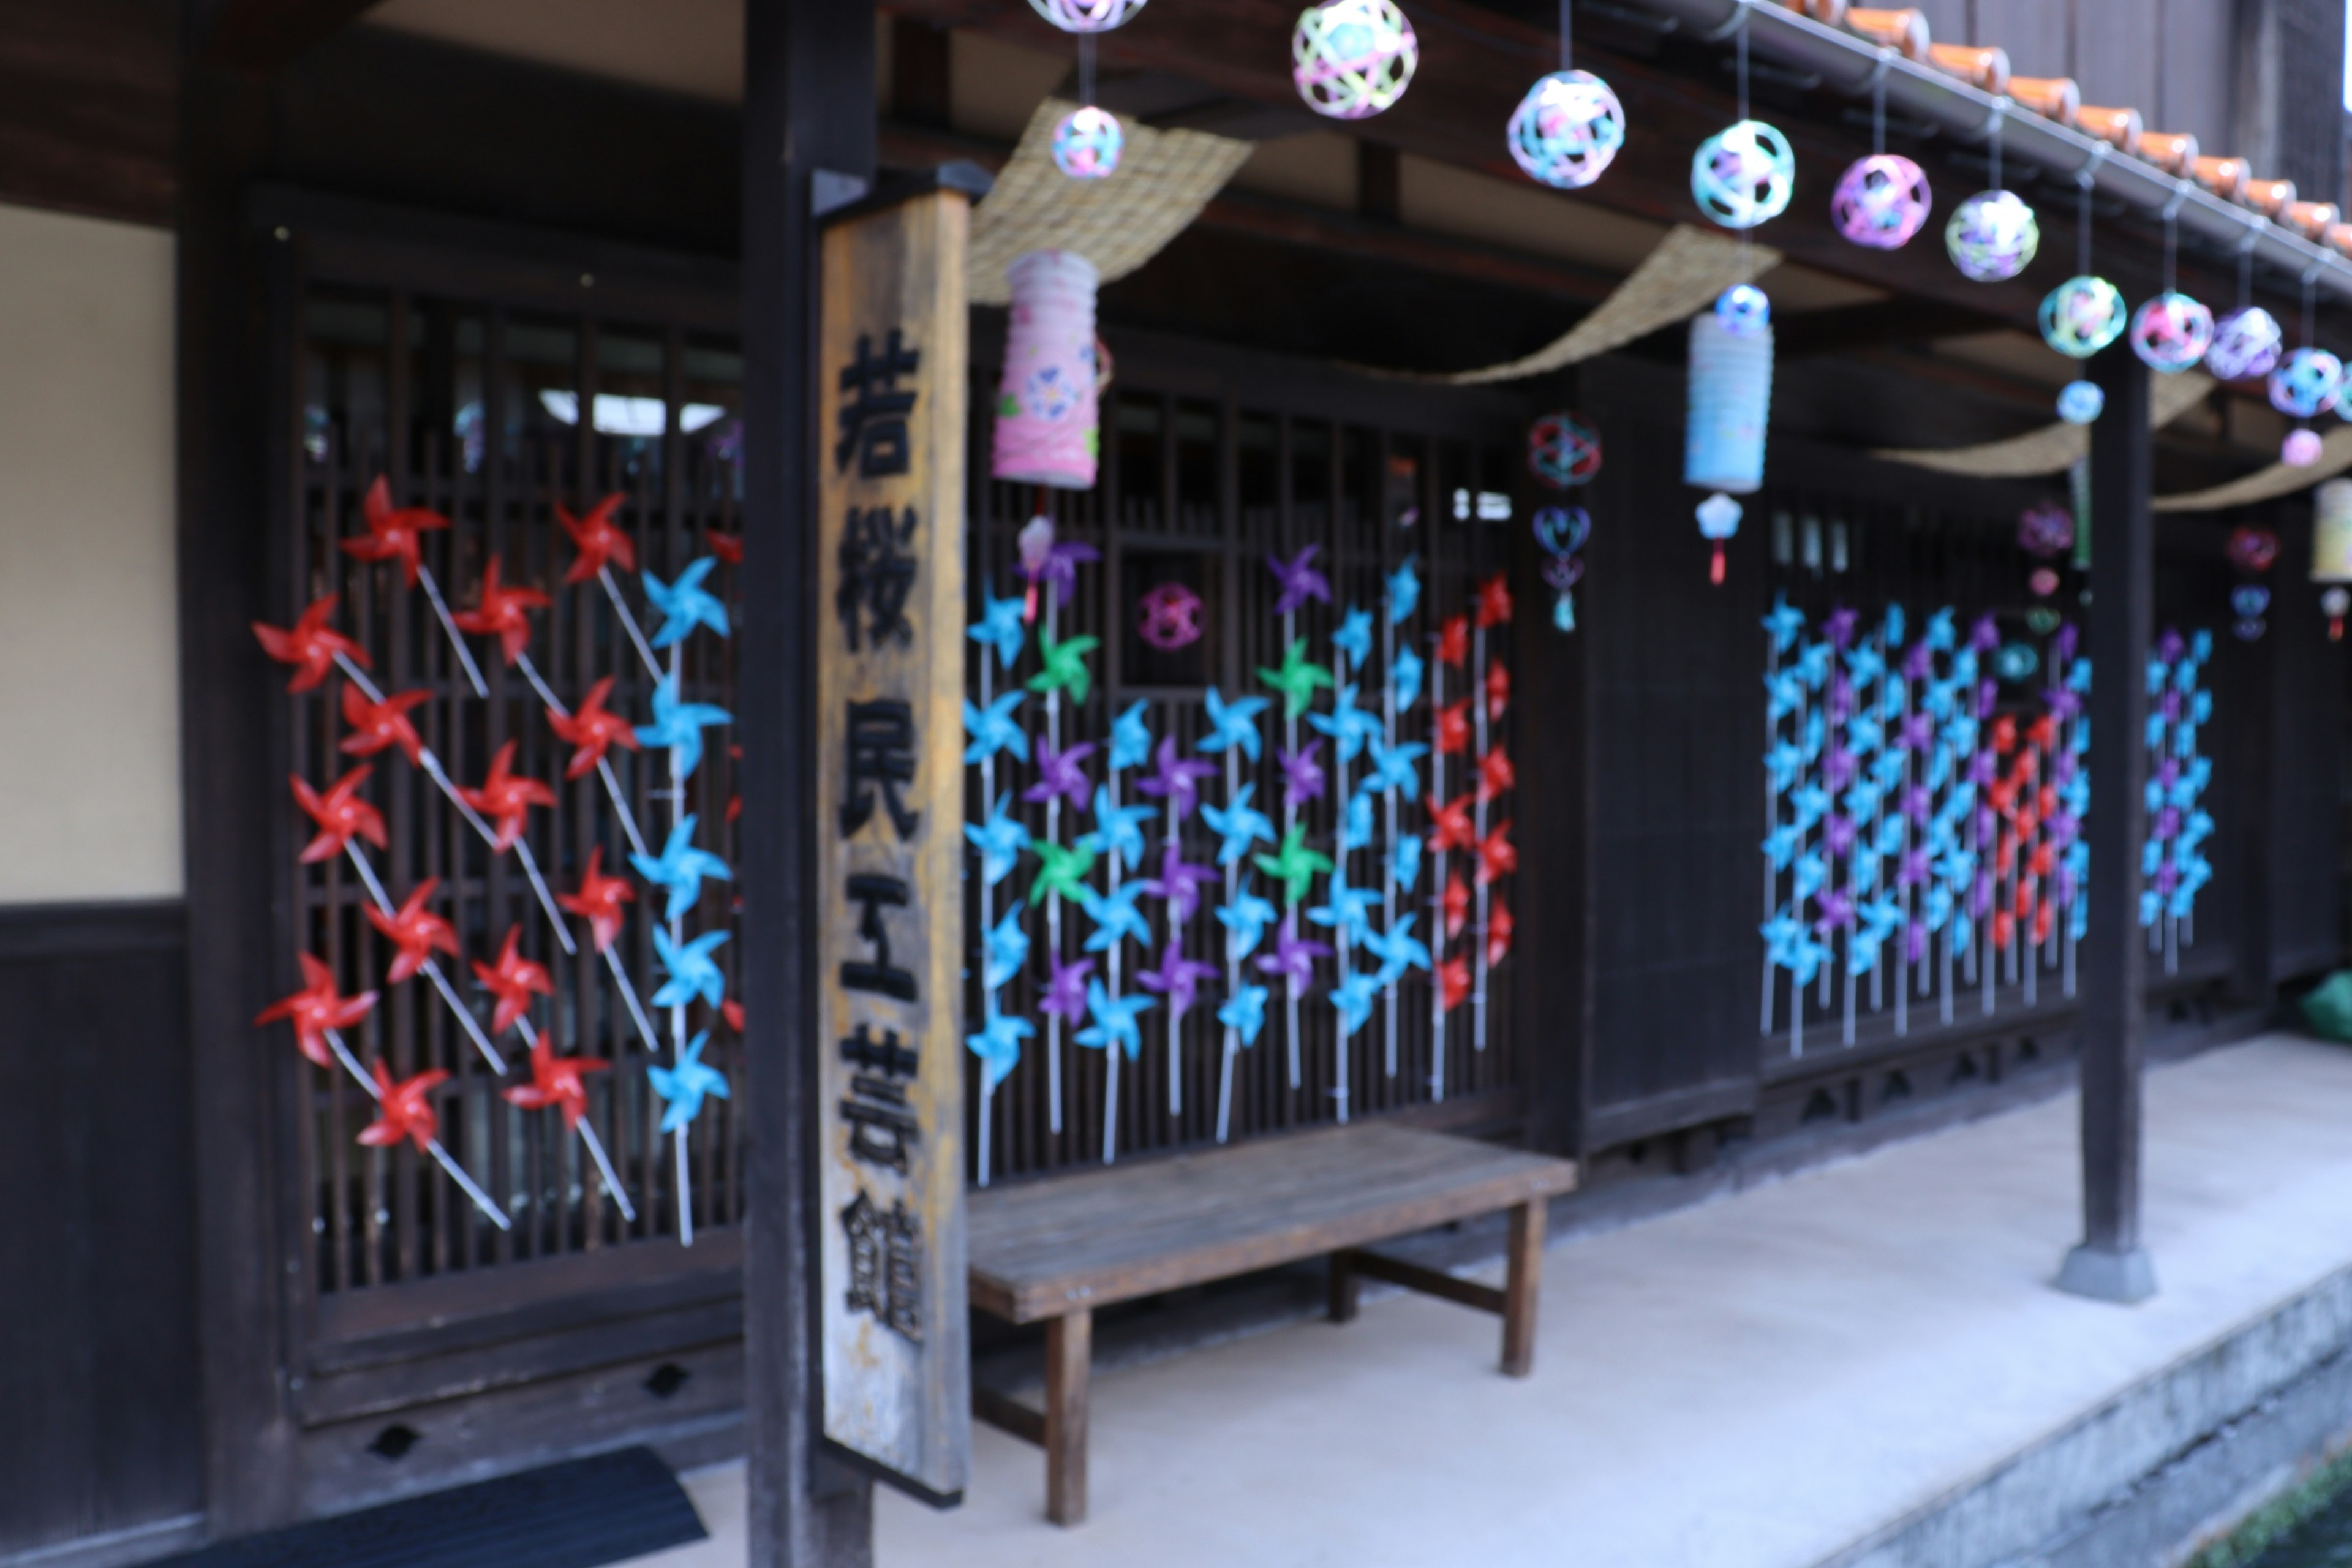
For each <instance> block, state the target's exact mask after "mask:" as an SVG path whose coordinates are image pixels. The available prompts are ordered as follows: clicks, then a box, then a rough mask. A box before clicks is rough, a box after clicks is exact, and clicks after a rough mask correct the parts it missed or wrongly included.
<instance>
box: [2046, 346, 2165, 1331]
mask: <svg viewBox="0 0 2352 1568" xmlns="http://www.w3.org/2000/svg"><path fill="white" fill-rule="evenodd" d="M2091 372H2092V376H2093V379H2095V381H2096V382H2097V383H2098V384H2099V386H2100V388H2101V390H2103V391H2104V392H2105V394H2106V397H2107V401H2106V409H2105V412H2104V413H2103V414H2101V415H2100V416H2099V419H2098V422H2097V423H2096V424H2095V425H2093V426H2091V519H2092V521H2091V617H2090V619H2091V635H2090V639H2089V640H2090V649H2091V672H2092V676H2091V701H2090V714H2091V810H2090V816H2089V821H2088V822H2087V824H2086V825H2085V837H2086V838H2087V839H2088V842H2089V844H2090V847H2091V872H2090V879H2089V886H2088V888H2087V889H2085V890H2084V897H2085V898H2087V899H2088V900H2090V908H2089V916H2090V929H2089V931H2088V933H2087V934H2086V935H2085V936H2084V941H2083V1015H2082V1016H2083V1023H2082V1030H2083V1052H2082V1057H2083V1241H2082V1244H2081V1245H2080V1246H2078V1247H2075V1248H2074V1250H2073V1251H2072V1252H2069V1253H2068V1254H2067V1255H2066V1261H2065V1264H2064V1266H2063V1268H2061V1269H2060V1270H2059V1274H2058V1288H2059V1289H2062V1290H2069V1291H2072V1292H2074V1294H2075V1295H2078V1296H2090V1297H2095V1298H2096V1299H2098V1300H2103V1301H2124V1302H2130V1301H2143V1300H2147V1298H2148V1297H2150V1296H2153V1295H2154V1294H2156V1268H2155V1266H2154V1265H2153V1264H2152V1263H2151V1262H2150V1261H2149V1259H2148V1256H2147V1251H2146V1249H2145V1248H2143V1247H2141V1246H2140V1239H2139V1186H2140V1069H2141V1062H2142V1055H2143V1039H2142V1037H2143V1032H2144V1020H2145V1016H2146V1010H2147V994H2146V978H2147V934H2146V933H2145V932H2144V931H2142V930H2141V929H2140V923H2139V890H2140V878H2139V855H2140V844H2141V842H2142V840H2144V839H2145V838H2146V837H2147V804H2146V802H2145V800H2144V799H2143V798H2142V796H2143V792H2144V791H2145V789H2146V787H2147V751H2146V747H2145V744H2144V734H2145V731H2146V730H2147V679H2146V678H2145V674H2146V669H2147V658H2148V647H2149V644H2150V642H2151V641H2152V640H2153V638H2154V636H2155V621H2156V573H2155V563H2154V557H2155V532H2154V527H2153V520H2152V519H2151V517H2150V515H2149V512H2148V468H2149V458H2150V455H2151V452H2152V449H2153V447H2154V445H2155V442H2154V437H2153V436H2152V433H2151V432H2150V431H2149V429H2148V426H2147V406H2148V389H2147V374H2148V373H2147V366H2145V365H2143V364H2142V363H2140V362H2139V361H2138V360H2137V358H2136V357H2134V356H2133V354H2132V353H2131V351H2130V350H2129V349H2128V348H2126V347H2125V346H2124V345H2122V344H2120V343H2119V344H2117V345H2116V346H2115V347H2113V348H2110V349H2108V350H2107V351H2106V352H2105V353H2102V354H2100V355H2099V356H2098V357H2097V358H2096V359H2095V360H2094V361H2093V362H2092V363H2091Z"/></svg>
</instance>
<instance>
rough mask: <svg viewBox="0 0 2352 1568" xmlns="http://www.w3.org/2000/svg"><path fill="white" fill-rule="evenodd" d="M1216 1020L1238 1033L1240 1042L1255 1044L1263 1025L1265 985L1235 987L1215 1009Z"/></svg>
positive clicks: (1247, 1044) (1246, 1044) (1249, 1044)
mask: <svg viewBox="0 0 2352 1568" xmlns="http://www.w3.org/2000/svg"><path fill="white" fill-rule="evenodd" d="M1217 1022H1218V1023H1220V1024H1223V1026H1225V1027H1226V1028H1228V1029H1231V1030H1232V1031H1233V1032H1234V1034H1235V1035H1238V1036H1239V1037H1241V1042H1242V1044H1244V1045H1245V1046H1254V1045H1255V1044H1257V1037H1258V1033H1259V1031H1260V1030H1262V1029H1264V1028H1265V986H1263V985H1244V986H1240V987H1238V988H1236V989H1235V990H1234V994H1233V995H1232V996H1230V997H1229V998H1227V999H1226V1001H1225V1004H1224V1005H1223V1006H1221V1007H1219V1008H1218V1009H1217Z"/></svg>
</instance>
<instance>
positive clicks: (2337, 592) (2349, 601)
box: [2319, 588, 2352, 642]
mask: <svg viewBox="0 0 2352 1568" xmlns="http://www.w3.org/2000/svg"><path fill="white" fill-rule="evenodd" d="M2319 610H2320V613H2321V614H2322V615H2324V616H2326V617H2327V640H2328V641H2329V642H2342V641H2343V640H2344V616H2345V613H2346V612H2347V611H2352V590H2347V589H2343V588H2330V589H2328V590H2327V592H2326V593H2325V594H2322V595H2319Z"/></svg>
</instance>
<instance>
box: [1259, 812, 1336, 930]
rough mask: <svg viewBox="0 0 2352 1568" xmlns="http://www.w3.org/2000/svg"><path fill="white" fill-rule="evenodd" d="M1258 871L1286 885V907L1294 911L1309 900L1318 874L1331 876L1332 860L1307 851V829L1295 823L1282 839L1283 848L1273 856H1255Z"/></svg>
mask: <svg viewBox="0 0 2352 1568" xmlns="http://www.w3.org/2000/svg"><path fill="white" fill-rule="evenodd" d="M1252 858H1253V859H1255V861H1256V862H1257V868H1258V869H1259V870H1261V871H1263V872H1265V874H1266V875H1267V876H1268V877H1269V878H1271V879H1274V880H1275V881H1277V882H1279V883H1281V884H1282V907H1283V908H1285V909H1291V908H1294V907H1296V906H1297V902H1298V900H1301V899H1303V898H1305V897H1306V896H1307V886H1308V884H1310V883H1311V882H1313V881H1314V879H1315V874H1316V873H1317V872H1318V871H1321V872H1324V873H1326V874H1328V872H1329V871H1330V869H1331V858H1330V857H1329V856H1328V855H1323V854H1319V853H1318V852H1317V851H1315V850H1312V849H1309V848H1308V847H1307V829H1306V827H1305V826H1302V825H1300V824H1297V823H1293V824H1292V825H1291V826H1290V829H1289V831H1287V832H1286V833H1285V834H1284V835H1283V836H1282V846H1281V847H1280V848H1278V849H1276V851H1275V852H1274V853H1273V854H1271V855H1257V856H1253V857H1252Z"/></svg>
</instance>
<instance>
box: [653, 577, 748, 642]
mask: <svg viewBox="0 0 2352 1568" xmlns="http://www.w3.org/2000/svg"><path fill="white" fill-rule="evenodd" d="M718 564H719V557H717V556H716V555H706V556H704V557H703V558H702V559H701V560H699V561H697V562H694V563H692V564H690V565H688V567H687V569H686V570H685V571H683V572H681V573H679V574H677V581H676V582H674V583H670V584H664V583H663V582H662V580H661V579H660V578H658V577H656V576H655V575H654V574H652V573H650V572H646V573H641V574H639V575H641V576H642V577H644V579H645V584H646V599H647V600H649V601H650V602H651V603H652V605H653V606H654V608H656V609H657V610H659V611H660V612H661V613H662V617H663V618H662V624H661V628H660V629H659V630H658V631H656V632H655V633H654V635H653V645H654V647H669V646H670V644H672V643H676V642H684V641H685V640H686V638H687V636H688V633H690V632H692V631H693V630H694V628H695V627H697V626H709V628H710V629H711V630H712V631H714V632H717V633H718V634H719V636H720V637H725V636H726V635H727V606H726V605H722V604H720V603H719V601H718V600H717V599H715V598H713V597H711V595H710V593H709V590H708V589H706V588H704V587H703V585H702V580H703V579H704V578H705V577H708V576H709V575H710V573H711V570H712V568H714V567H716V566H717V565H718Z"/></svg>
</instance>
